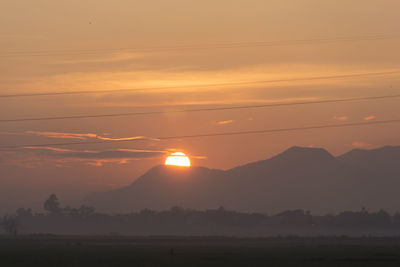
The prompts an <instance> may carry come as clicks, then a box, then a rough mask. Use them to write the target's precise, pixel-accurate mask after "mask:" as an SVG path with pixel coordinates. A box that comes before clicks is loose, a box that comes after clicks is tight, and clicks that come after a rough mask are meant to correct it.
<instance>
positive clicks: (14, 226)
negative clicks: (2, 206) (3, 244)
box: [1, 215, 18, 236]
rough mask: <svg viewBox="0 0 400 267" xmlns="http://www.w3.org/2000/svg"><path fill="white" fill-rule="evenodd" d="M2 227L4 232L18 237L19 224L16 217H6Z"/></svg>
mask: <svg viewBox="0 0 400 267" xmlns="http://www.w3.org/2000/svg"><path fill="white" fill-rule="evenodd" d="M1 226H2V228H3V229H4V231H5V232H6V233H7V234H9V235H13V236H16V235H17V233H18V223H17V220H16V218H15V217H14V216H10V215H6V216H4V217H3V220H2V222H1Z"/></svg>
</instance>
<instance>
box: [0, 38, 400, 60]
mask: <svg viewBox="0 0 400 267" xmlns="http://www.w3.org/2000/svg"><path fill="white" fill-rule="evenodd" d="M398 38H400V34H380V35H368V36H354V37H351V36H347V37H337V38H312V39H297V40H286V41H258V42H232V43H212V44H200V45H199V44H194V45H180V46H178V45H175V46H150V47H126V48H114V49H112V48H110V49H75V50H47V51H27V52H21V51H17V52H8V53H3V54H0V58H9V57H46V56H58V55H60V56H62V55H98V54H102V53H116V52H123V51H137V52H142V53H148V52H165V51H179V50H203V49H226V48H245V47H269V46H290V45H306V44H312V43H337V42H353V41H371V40H388V39H398Z"/></svg>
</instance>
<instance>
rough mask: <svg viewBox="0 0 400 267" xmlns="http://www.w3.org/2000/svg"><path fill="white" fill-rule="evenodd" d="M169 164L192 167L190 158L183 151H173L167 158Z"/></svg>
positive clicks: (166, 162)
mask: <svg viewBox="0 0 400 267" xmlns="http://www.w3.org/2000/svg"><path fill="white" fill-rule="evenodd" d="M165 165H167V166H180V167H190V165H191V164H190V159H189V157H188V156H186V155H185V154H184V153H182V152H176V153H172V154H171V155H170V156H168V157H167V159H166V160H165Z"/></svg>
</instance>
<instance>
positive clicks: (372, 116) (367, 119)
mask: <svg viewBox="0 0 400 267" xmlns="http://www.w3.org/2000/svg"><path fill="white" fill-rule="evenodd" d="M375 119H376V116H374V115H370V116H367V117H364V120H365V121H372V120H375Z"/></svg>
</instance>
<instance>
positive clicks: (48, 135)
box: [25, 131, 160, 141]
mask: <svg viewBox="0 0 400 267" xmlns="http://www.w3.org/2000/svg"><path fill="white" fill-rule="evenodd" d="M25 133H26V134H28V135H36V136H42V137H46V138H54V139H80V140H88V139H99V140H103V141H129V140H149V141H160V140H159V139H156V138H151V137H147V136H131V137H122V138H111V137H104V136H101V135H98V134H94V133H62V132H39V131H26V132H25Z"/></svg>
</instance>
